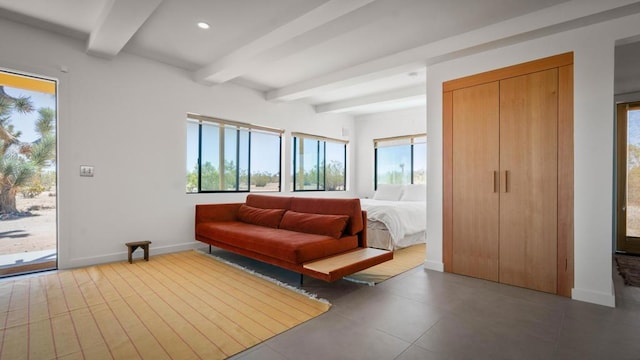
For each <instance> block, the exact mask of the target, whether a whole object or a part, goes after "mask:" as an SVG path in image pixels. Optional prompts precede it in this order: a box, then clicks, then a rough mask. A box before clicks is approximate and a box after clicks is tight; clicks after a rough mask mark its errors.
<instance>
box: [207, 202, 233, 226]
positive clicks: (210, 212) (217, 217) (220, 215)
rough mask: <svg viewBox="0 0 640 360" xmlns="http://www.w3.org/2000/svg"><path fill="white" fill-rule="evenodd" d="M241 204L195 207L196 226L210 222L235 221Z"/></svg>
mask: <svg viewBox="0 0 640 360" xmlns="http://www.w3.org/2000/svg"><path fill="white" fill-rule="evenodd" d="M240 205H242V203H233V204H202V205H196V225H198V224H199V223H203V222H210V221H234V220H237V216H238V209H240Z"/></svg>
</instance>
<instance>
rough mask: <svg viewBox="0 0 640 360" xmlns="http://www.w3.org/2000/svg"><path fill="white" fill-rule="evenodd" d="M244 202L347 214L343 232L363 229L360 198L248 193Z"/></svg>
mask: <svg viewBox="0 0 640 360" xmlns="http://www.w3.org/2000/svg"><path fill="white" fill-rule="evenodd" d="M245 203H246V204H247V205H248V206H253V207H257V208H261V209H287V210H292V211H297V212H302V213H310V214H324V215H348V216H349V222H348V223H347V227H346V228H345V230H344V233H345V234H349V235H355V234H357V233H359V232H360V231H362V229H364V222H363V220H362V209H361V207H360V199H336V198H330V199H329V198H305V197H286V196H271V195H258V194H249V195H247V200H246V201H245Z"/></svg>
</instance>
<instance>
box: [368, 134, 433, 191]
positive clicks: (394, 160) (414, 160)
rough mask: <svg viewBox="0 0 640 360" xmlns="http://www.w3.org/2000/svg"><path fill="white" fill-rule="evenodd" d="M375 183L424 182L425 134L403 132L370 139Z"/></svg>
mask: <svg viewBox="0 0 640 360" xmlns="http://www.w3.org/2000/svg"><path fill="white" fill-rule="evenodd" d="M373 145H374V148H375V186H376V188H378V184H401V185H404V184H426V183H427V135H426V134H418V135H407V136H398V137H392V138H384V139H375V140H373Z"/></svg>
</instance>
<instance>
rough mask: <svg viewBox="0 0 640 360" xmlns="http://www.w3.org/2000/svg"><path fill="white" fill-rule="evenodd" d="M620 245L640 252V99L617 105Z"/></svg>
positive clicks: (618, 242) (636, 252) (626, 249)
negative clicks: (639, 100)
mask: <svg viewBox="0 0 640 360" xmlns="http://www.w3.org/2000/svg"><path fill="white" fill-rule="evenodd" d="M617 144H618V145H617V167H618V171H617V175H618V181H617V187H618V190H617V192H618V194H617V217H618V220H617V228H618V229H617V230H618V236H617V241H616V242H617V244H616V245H617V247H616V251H618V252H626V253H634V254H640V102H636V103H625V104H618V106H617Z"/></svg>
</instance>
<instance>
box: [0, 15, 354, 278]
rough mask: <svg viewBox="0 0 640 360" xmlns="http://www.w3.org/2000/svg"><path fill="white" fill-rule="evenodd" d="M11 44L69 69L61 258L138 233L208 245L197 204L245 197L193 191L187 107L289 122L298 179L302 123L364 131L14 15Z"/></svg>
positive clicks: (47, 69) (1, 26) (49, 65)
mask: <svg viewBox="0 0 640 360" xmlns="http://www.w3.org/2000/svg"><path fill="white" fill-rule="evenodd" d="M0 43H1V44H2V51H0V67H3V68H5V69H11V70H18V71H25V72H29V73H35V74H40V75H44V76H49V77H53V78H57V79H59V108H58V115H59V116H58V175H59V187H58V219H59V227H58V231H59V235H58V240H59V242H58V244H59V251H58V259H59V266H60V268H70V267H77V266H84V265H88V264H95V263H101V262H108V261H116V260H123V259H125V258H126V247H125V246H124V243H125V242H128V241H136V240H151V241H152V242H153V244H152V246H151V252H152V254H159V253H163V252H171V251H177V250H182V249H188V248H191V247H193V246H197V245H198V244H199V243H197V242H195V241H194V237H193V223H194V204H196V203H216V202H231V201H243V200H244V197H245V196H246V194H186V193H185V168H186V165H185V162H186V144H185V141H186V113H187V112H195V113H201V114H205V115H210V116H215V117H220V118H224V119H231V120H236V121H242V122H251V123H255V124H261V125H267V126H272V127H278V128H284V129H286V130H287V137H286V139H285V144H284V149H285V154H286V156H287V158H285V159H284V160H283V169H285V170H284V171H283V173H284V174H285V175H286V176H285V180H286V181H289V178H290V177H289V176H288V173H289V167H290V166H289V163H290V161H289V160H288V159H289V157H288V156H290V141H289V140H290V132H291V131H300V132H305V133H312V134H318V135H323V136H329V137H334V138H340V139H348V138H345V137H343V136H342V128H345V129H348V130H349V133H351V134H354V133H355V131H354V129H353V119H352V118H351V117H349V116H345V115H317V114H316V113H315V112H314V111H313V109H312V108H311V107H310V106H307V105H296V104H283V103H270V102H267V101H265V100H264V97H263V95H262V94H261V93H258V92H255V91H252V90H249V89H245V88H242V87H238V86H234V85H221V86H214V87H208V86H203V85H199V84H196V83H195V82H194V81H192V80H191V78H190V75H189V73H188V72H185V71H182V70H179V69H176V68H174V67H171V66H166V65H163V64H160V63H157V62H153V61H149V60H146V59H143V58H140V57H137V56H133V55H129V54H126V53H121V54H120V55H118V57H117V58H115V59H113V60H105V59H100V58H96V57H92V56H89V55H86V54H85V52H84V50H85V43H84V42H83V41H78V40H73V39H68V38H64V37H60V36H57V35H54V34H50V33H46V32H43V31H40V30H37V29H35V28H30V27H26V26H23V25H19V24H15V23H12V22H9V21H6V20H0ZM61 66H64V67H66V68H68V72H67V73H64V72H61V71H60V69H61ZM348 162H349V163H350V164H353V163H354V158H353V156H351V158H349V159H348ZM80 165H93V166H95V177H93V178H81V177H80V176H79V166H80ZM347 171H348V172H353V168H349V169H347ZM348 185H349V188H353V184H352V183H351V184H348ZM284 188H286V189H288V188H289V187H288V185H287V183H286V182H285V186H284ZM312 195H314V196H322V195H323V194H320V193H313V194H312ZM329 195H331V196H353V194H351V193H350V192H345V193H343V192H340V193H335V192H332V193H330V194H329Z"/></svg>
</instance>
